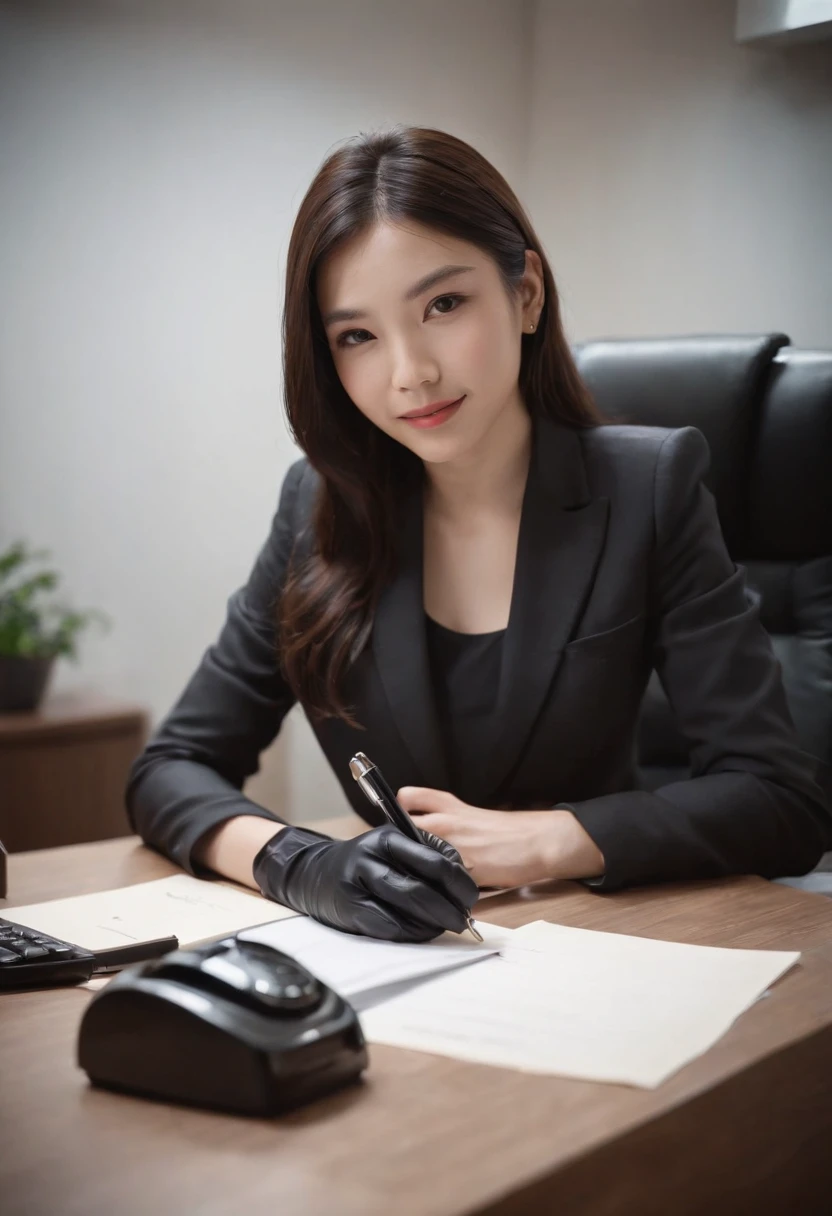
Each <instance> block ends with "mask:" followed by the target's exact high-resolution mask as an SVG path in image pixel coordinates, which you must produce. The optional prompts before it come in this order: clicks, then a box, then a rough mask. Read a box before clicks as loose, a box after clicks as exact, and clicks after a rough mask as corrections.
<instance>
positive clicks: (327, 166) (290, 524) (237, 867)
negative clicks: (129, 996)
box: [127, 128, 829, 940]
mask: <svg viewBox="0 0 832 1216" xmlns="http://www.w3.org/2000/svg"><path fill="white" fill-rule="evenodd" d="M284 373H285V375H284V379H285V395H286V405H287V411H288V417H289V422H290V426H291V429H292V432H293V434H294V436H295V438H296V440H297V442H298V444H299V445H300V447H301V449H302V450H303V451H304V452H305V454H306V455H305V458H304V459H301V460H299V461H297V462H296V463H295V464H293V465H292V467H291V468H290V469H289V472H288V474H287V475H286V478H285V480H284V483H283V488H282V491H281V495H280V503H279V506H278V510H277V513H276V515H275V517H274V521H273V524H272V529H271V534H270V536H269V538H268V540H267V541H266V543H265V545H264V547H263V549H262V550H261V552H260V554H259V557H258V559H257V561H256V563H255V565H254V568H253V570H252V573H251V576H250V578H249V580H248V582H247V584H246V585H245V586H244V587H243V588H241V589H240V590H239V591H237V592H236V594H235V595H233V596H232V597H231V599H230V601H229V606H228V617H227V620H226V623H225V625H224V627H223V630H222V632H221V634H220V637H219V639H218V641H217V643H216V644H215V645H214V646H212V647H210V648H209V649H208V650H207V651H206V653H205V655H204V657H203V659H202V662H201V663H200V665H199V667H198V669H197V671H196V673H195V674H194V676H193V677H192V679H191V681H190V683H189V684H188V686H187V688H186V689H185V691H184V693H183V694H182V696H181V698H180V700H179V702H178V703H177V705H176V706H175V708H174V709H173V711H172V712H171V714H170V715H169V716H168V718H167V720H166V721H165V722H164V723H163V724H162V726H161V728H160V729H159V731H158V733H157V734H156V736H155V737H154V739H153V740H152V741H151V742H150V744H149V746H148V747H147V749H146V751H145V752H144V754H143V755H142V756H141V757H140V758H139V759H138V760H137V762H136V763H135V765H134V767H133V770H132V773H131V777H130V782H129V786H128V791H127V800H128V808H129V812H130V815H131V818H132V822H133V823H134V825H135V827H136V829H137V830H138V831H139V832H140V833H141V835H142V837H143V838H144V839H145V841H146V842H147V843H148V844H150V845H153V846H154V847H156V848H158V849H160V850H161V851H162V852H164V853H167V854H168V855H169V856H170V857H172V858H173V859H174V860H176V861H177V862H179V863H180V865H182V866H184V867H185V868H186V869H187V870H189V871H191V872H200V871H203V872H204V871H206V870H207V871H213V872H216V873H219V874H223V875H226V876H228V877H230V878H233V879H236V880H237V881H239V882H243V883H248V884H250V885H254V886H256V887H259V889H260V890H261V891H262V892H263V893H264V894H265V895H267V896H269V897H271V898H273V899H276V900H278V901H280V902H281V903H283V904H286V905H288V906H290V907H293V908H296V909H297V910H299V911H302V912H306V913H308V914H310V915H312V916H314V917H317V918H318V919H320V920H322V921H324V922H325V923H327V924H330V925H333V926H336V927H338V928H341V929H345V930H347V931H350V932H356V933H367V934H372V935H375V936H378V937H385V938H393V939H405V940H423V939H427V938H430V937H433V936H435V935H436V934H437V933H439V932H441V931H442V930H443V929H456V930H461V929H462V928H463V926H464V913H465V912H466V911H467V910H468V909H469V908H470V907H471V906H472V905H473V903H474V901H475V899H476V896H477V887H478V886H509V885H512V886H514V885H521V884H525V883H529V882H534V881H536V880H539V879H544V878H569V879H579V880H582V881H584V882H587V883H588V884H590V885H592V886H594V887H595V888H596V889H598V890H602V891H603V890H612V889H615V888H617V887H621V886H623V885H627V884H632V883H643V882H649V881H656V880H668V879H678V878H693V877H707V876H713V875H724V874H731V873H748V872H752V873H757V874H761V875H765V876H768V877H772V876H774V875H778V874H795V873H803V872H805V871H807V870H809V869H811V868H812V866H813V865H815V864H816V862H817V860H818V859H819V857H820V855H821V853H822V852H823V850H824V847H825V846H826V843H827V840H828V836H829V824H828V819H827V812H826V809H825V806H824V802H823V798H822V795H821V792H820V790H819V788H818V787H817V785H816V784H815V782H814V779H813V765H812V762H811V761H810V759H809V757H807V756H806V755H805V754H804V753H802V752H801V751H800V749H799V747H798V744H797V741H796V738H795V735H794V731H793V727H792V724H791V720H790V717H789V713H788V710H787V708H786V703H785V699H784V694H783V689H782V686H781V682H780V675H779V668H778V665H777V663H776V661H775V659H774V656H773V653H772V650H771V646H770V643H769V640H768V637H767V635H766V633H765V632H764V630H763V628H762V626H761V625H760V623H759V620H758V614H757V610H756V608H755V606H754V604H753V603H752V602H751V600H750V598H749V597H748V596H747V595H746V591H745V582H744V572H743V571H742V570H741V569H738V568H737V567H736V566H735V565H734V563H733V562H732V561H731V559H730V558H729V556H728V553H727V551H726V549H725V545H724V542H723V539H722V535H721V532H720V528H719V524H718V521H717V517H716V513H715V510H714V503H713V499H712V497H711V495H710V493H709V492H708V491H707V490H706V489H705V488H704V487H703V485H702V476H703V474H704V473H705V471H706V467H707V462H708V452H707V447H706V444H705V441H704V439H703V437H702V435H701V434H700V432H699V431H697V430H695V429H694V428H692V427H685V428H682V429H679V430H664V429H661V428H646V427H634V426H606V425H601V424H600V420H599V418H598V416H597V414H596V412H595V409H594V407H593V405H592V402H591V401H590V399H589V396H588V393H587V391H586V389H585V387H584V385H583V384H582V382H581V380H580V378H579V376H578V374H577V371H576V369H575V365H574V363H573V360H572V357H571V355H570V351H569V347H568V345H567V343H566V340H565V337H564V333H563V329H562V327H561V321H560V315H559V308H558V298H557V293H556V290H555V284H554V281H553V278H552V273H551V271H550V269H549V266H548V264H547V261H546V258H545V257H544V255H543V253H542V251H541V246H540V242H539V241H538V239H537V237H536V236H535V233H534V231H533V230H532V227H531V225H530V223H529V221H528V219H527V217H526V215H525V213H524V211H523V208H522V207H521V205H520V203H519V202H518V200H517V198H516V197H515V195H514V194H513V192H512V191H511V189H510V188H509V186H508V185H507V184H506V182H505V181H504V180H503V178H502V177H501V176H500V175H499V174H498V173H497V171H496V170H495V169H494V168H493V167H492V166H491V165H490V164H489V163H488V162H487V161H486V160H484V158H483V157H482V156H480V155H479V154H478V153H477V152H476V151H475V150H474V149H473V148H471V147H469V146H468V145H467V144H465V143H463V142H461V141H460V140H457V139H455V138H453V137H451V136H449V135H446V134H443V133H442V132H439V131H435V130H427V129H413V128H406V129H394V130H393V131H390V132H387V133H382V134H374V135H372V136H368V137H361V138H357V139H355V140H352V141H350V142H349V143H347V144H346V145H345V146H343V147H341V148H340V149H338V150H337V151H336V152H335V153H334V154H333V155H332V156H330V157H329V159H328V160H327V161H326V162H325V163H324V165H323V166H322V168H321V169H320V171H319V173H318V175H317V176H316V178H315V180H314V181H313V183H312V185H311V187H310V188H309V191H308V192H307V194H306V197H305V198H304V200H303V202H302V204H301V207H300V211H299V213H298V216H297V219H296V221H295V225H294V230H293V233H292V238H291V243H290V247H289V253H288V265H287V275H286V300H285V313H284ZM654 666H655V667H656V669H657V670H658V672H659V675H660V678H661V680H662V682H663V684H664V687H665V689H666V691H667V693H668V695H669V698H670V701H671V704H672V706H673V708H674V710H675V713H676V716H677V718H678V721H679V724H680V726H681V728H682V729H683V731H684V732H685V734H686V736H687V737H688V739H689V740H690V744H691V760H692V776H691V777H690V779H688V780H684V781H679V782H676V783H674V784H672V785H667V786H665V787H663V788H661V789H659V790H657V791H656V792H653V793H650V792H646V791H643V790H639V789H637V788H636V778H635V772H634V767H633V740H634V731H635V726H636V720H637V716H638V710H639V705H640V701H641V697H642V694H643V692H644V688H645V684H646V681H647V678H648V675H649V673H650V670H651V668H652V667H654ZM295 700H299V701H300V702H301V703H302V705H303V706H304V709H305V711H306V712H307V715H308V717H309V719H310V722H311V723H312V726H313V729H314V730H315V732H316V734H317V737H318V739H319V741H320V743H321V746H322V748H323V750H324V753H325V755H326V756H327V758H328V760H329V761H330V763H331V764H332V766H333V769H334V771H335V773H336V775H337V777H338V778H339V780H340V781H341V783H342V785H343V786H344V789H345V792H346V794H347V797H348V798H349V799H350V801H351V802H352V805H353V806H354V807H355V809H356V811H357V812H358V813H359V814H360V815H362V816H363V818H364V819H365V820H366V821H367V822H368V823H369V824H371V825H373V824H375V825H379V824H380V823H381V817H380V816H375V815H374V813H373V808H372V807H371V806H370V804H369V803H367V802H366V801H365V800H364V797H363V795H362V794H361V792H360V791H359V789H358V787H357V785H356V784H355V783H354V781H353V779H352V777H351V775H350V772H349V767H348V765H349V760H350V758H351V757H352V755H353V754H354V753H355V752H357V751H366V752H368V753H369V754H370V756H371V758H372V759H373V760H374V761H375V762H377V763H378V764H379V766H380V767H381V769H382V770H383V771H384V773H385V775H386V777H387V779H388V781H389V782H390V783H391V784H392V785H393V787H394V788H395V789H398V792H399V798H400V801H401V802H402V804H403V805H404V806H405V808H406V809H407V810H409V811H410V812H411V813H412V815H413V816H414V818H415V819H416V820H417V822H418V823H419V825H420V827H421V828H423V829H424V830H425V831H426V832H430V833H433V834H435V837H437V838H439V839H436V840H433V841H430V843H428V842H426V843H425V844H424V845H421V844H418V843H415V842H412V841H410V840H408V839H406V838H405V837H404V836H403V835H400V834H398V833H396V831H395V830H393V829H392V828H390V827H389V826H375V827H374V828H373V829H372V830H370V831H368V832H366V833H364V834H362V835H360V836H359V837H357V838H356V839H355V840H352V841H347V842H339V841H333V840H331V839H329V838H328V837H325V836H322V835H321V834H320V833H316V832H312V831H309V830H306V829H303V828H298V827H293V826H281V825H280V823H279V821H278V820H277V819H276V818H275V817H274V816H273V815H271V814H270V813H269V812H267V811H266V810H264V809H263V808H261V807H258V806H256V805H254V804H253V803H251V802H250V801H248V800H247V799H246V798H244V797H243V796H242V794H241V793H240V790H241V787H242V784H243V782H244V780H245V778H246V777H247V776H248V775H250V774H251V773H252V772H254V771H255V770H256V768H257V764H258V756H259V754H260V752H261V751H262V750H263V749H264V748H265V747H266V746H267V745H268V744H269V743H270V741H271V740H272V739H273V738H274V736H275V735H276V734H277V731H278V730H279V728H280V724H281V721H282V719H283V717H284V716H285V714H286V713H287V712H288V710H289V709H290V707H291V706H292V704H293V703H294V702H295ZM428 840H430V838H428ZM443 842H444V843H443Z"/></svg>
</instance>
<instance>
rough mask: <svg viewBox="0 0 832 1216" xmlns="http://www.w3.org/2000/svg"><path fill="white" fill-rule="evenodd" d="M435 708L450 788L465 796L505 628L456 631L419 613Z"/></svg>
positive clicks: (493, 697) (492, 698)
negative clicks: (443, 745) (425, 638)
mask: <svg viewBox="0 0 832 1216" xmlns="http://www.w3.org/2000/svg"><path fill="white" fill-rule="evenodd" d="M425 627H426V631H427V643H428V655H429V659H430V667H431V678H432V681H433V688H434V698H435V701H436V710H437V714H438V717H439V725H440V729H441V731H442V736H443V739H444V742H445V759H446V763H447V767H448V777H449V780H450V789H451V791H452V792H453V793H454V794H456V795H457V797H458V798H462V800H463V801H467V799H466V797H465V791H466V788H467V786H468V781H469V780H470V779H472V778H473V776H474V775H475V774H476V772H477V770H478V767H479V765H480V763H481V760H482V755H483V749H484V748H487V747H489V746H491V735H490V719H491V715H492V713H493V711H494V707H495V704H496V701H497V690H498V687H499V682H500V665H501V662H502V654H503V638H504V636H505V632H506V631H505V629H497V630H495V632H493V633H457V631H456V630H454V629H446V627H445V626H444V625H440V624H439V623H438V622H437V621H434V620H433V618H432V617H430V616H428V615H427V613H425Z"/></svg>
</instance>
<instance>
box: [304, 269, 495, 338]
mask: <svg viewBox="0 0 832 1216" xmlns="http://www.w3.org/2000/svg"><path fill="white" fill-rule="evenodd" d="M475 269H476V267H475V266H452V265H448V266H440V267H439V269H438V270H432V271H431V272H430V274H426V275H425V276H424V278H422V279H419V282H418V283H414V284H413V286H412V287H409V288H408V289H407V291H406V292H405V293H404V296H403V299H404V300H405V302H407V301H409V300H415V299H416V298H417V297H418V296H420V295H421V294H422V292H424V291H428V290H429V288H431V287H435V286H436V284H437V283H442V282H444V281H445V279H450V278H452V277H453V275H456V274H463V273H464V272H465V271H467V270H475ZM366 316H367V313H366V312H364V311H363V310H362V309H360V308H333V309H332V310H331V311H330V312H328V313H325V314H324V317H323V323H324V325H332V324H334V322H335V321H360V320H362V319H363V318H364V317H366Z"/></svg>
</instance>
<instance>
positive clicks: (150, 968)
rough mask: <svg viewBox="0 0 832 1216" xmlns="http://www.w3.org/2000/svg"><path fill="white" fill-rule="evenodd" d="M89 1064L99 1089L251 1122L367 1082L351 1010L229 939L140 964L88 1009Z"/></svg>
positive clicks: (83, 1047)
mask: <svg viewBox="0 0 832 1216" xmlns="http://www.w3.org/2000/svg"><path fill="white" fill-rule="evenodd" d="M78 1063H79V1065H80V1067H81V1068H83V1069H84V1071H85V1072H86V1073H87V1075H88V1077H89V1079H90V1081H91V1082H92V1083H93V1084H94V1085H100V1086H104V1087H106V1088H110V1089H118V1090H123V1091H126V1092H132V1093H137V1094H141V1095H142V1096H144V1097H153V1098H161V1099H163V1100H167V1101H174V1102H185V1103H189V1104H193V1105H199V1106H209V1107H213V1108H215V1109H220V1110H228V1111H234V1112H237V1113H241V1114H249V1115H269V1114H276V1113H278V1112H280V1111H285V1110H290V1109H291V1108H293V1107H295V1106H298V1105H300V1104H301V1103H303V1102H306V1101H309V1100H311V1099H313V1098H316V1097H320V1096H322V1095H323V1094H326V1093H329V1092H330V1091H331V1090H332V1089H335V1088H337V1087H339V1086H341V1085H344V1084H347V1083H348V1082H350V1081H355V1080H357V1079H358V1078H359V1076H360V1074H361V1072H362V1071H363V1069H364V1068H366V1066H367V1049H366V1045H365V1043H364V1036H363V1034H362V1032H361V1027H360V1025H359V1022H358V1018H357V1016H356V1014H355V1011H354V1010H353V1009H352V1007H351V1006H350V1005H349V1004H347V1002H346V1001H345V1000H343V999H342V998H341V997H340V996H338V994H337V993H335V992H333V991H332V990H331V989H330V988H327V987H326V986H325V985H324V984H322V983H321V981H320V980H318V979H316V978H315V976H313V975H312V974H311V973H310V972H309V971H307V970H306V969H305V968H304V967H302V966H301V965H300V964H299V963H297V962H296V961H295V960H294V959H292V958H290V957H289V955H287V954H283V953H282V951H280V950H275V949H274V948H273V947H271V946H266V945H264V944H262V943H260V942H247V941H238V940H237V939H236V938H233V937H229V938H224V939H223V940H222V941H219V942H208V943H206V944H205V945H202V946H198V947H196V948H194V949H192V950H175V951H173V952H172V953H170V954H166V955H163V956H162V957H161V958H157V959H151V960H149V961H147V962H144V963H139V964H137V965H136V966H134V967H130V968H128V969H127V970H125V971H122V972H121V973H120V974H119V975H117V976H116V977H115V979H112V980H110V982H109V983H108V984H107V986H106V987H105V988H103V989H102V990H101V992H99V993H98V994H97V995H96V996H95V997H94V998H93V1000H92V1001H91V1002H90V1004H89V1005H88V1006H87V1009H86V1011H85V1013H84V1016H83V1019H82V1021H81V1027H80V1031H79V1036H78Z"/></svg>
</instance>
